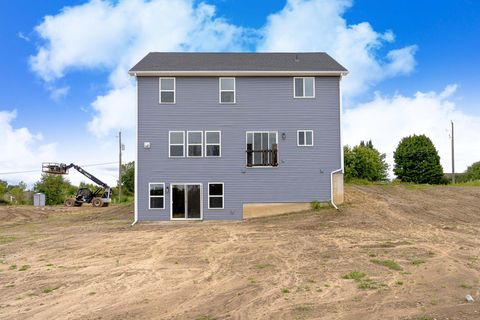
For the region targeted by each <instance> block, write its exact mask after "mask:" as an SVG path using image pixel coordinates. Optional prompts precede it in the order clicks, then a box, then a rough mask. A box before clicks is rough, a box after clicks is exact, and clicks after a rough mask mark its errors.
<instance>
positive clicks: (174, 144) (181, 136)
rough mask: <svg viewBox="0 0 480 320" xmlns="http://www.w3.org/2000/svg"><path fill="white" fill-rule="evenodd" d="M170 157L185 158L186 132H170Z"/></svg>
mask: <svg viewBox="0 0 480 320" xmlns="http://www.w3.org/2000/svg"><path fill="white" fill-rule="evenodd" d="M168 144H169V149H168V155H169V157H171V158H178V157H184V156H185V132H183V131H170V132H169V134H168Z"/></svg>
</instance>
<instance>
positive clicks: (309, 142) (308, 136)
mask: <svg viewBox="0 0 480 320" xmlns="http://www.w3.org/2000/svg"><path fill="white" fill-rule="evenodd" d="M297 146H299V147H311V146H313V130H298V131H297Z"/></svg>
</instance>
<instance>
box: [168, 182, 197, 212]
mask: <svg viewBox="0 0 480 320" xmlns="http://www.w3.org/2000/svg"><path fill="white" fill-rule="evenodd" d="M171 197H172V204H171V218H172V220H190V219H191V220H200V219H202V185H201V184H200V183H174V184H172V185H171Z"/></svg>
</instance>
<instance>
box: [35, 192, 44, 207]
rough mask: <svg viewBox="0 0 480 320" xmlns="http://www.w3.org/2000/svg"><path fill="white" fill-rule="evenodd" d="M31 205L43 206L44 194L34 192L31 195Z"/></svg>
mask: <svg viewBox="0 0 480 320" xmlns="http://www.w3.org/2000/svg"><path fill="white" fill-rule="evenodd" d="M33 205H34V206H35V207H45V194H44V193H35V194H34V195H33Z"/></svg>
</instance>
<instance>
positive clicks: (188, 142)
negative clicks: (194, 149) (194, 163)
mask: <svg viewBox="0 0 480 320" xmlns="http://www.w3.org/2000/svg"><path fill="white" fill-rule="evenodd" d="M189 133H200V137H201V139H202V141H201V142H200V143H190V137H189ZM189 146H200V155H199V156H191V155H190V151H189V149H190V148H189ZM201 157H203V131H187V158H201Z"/></svg>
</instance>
